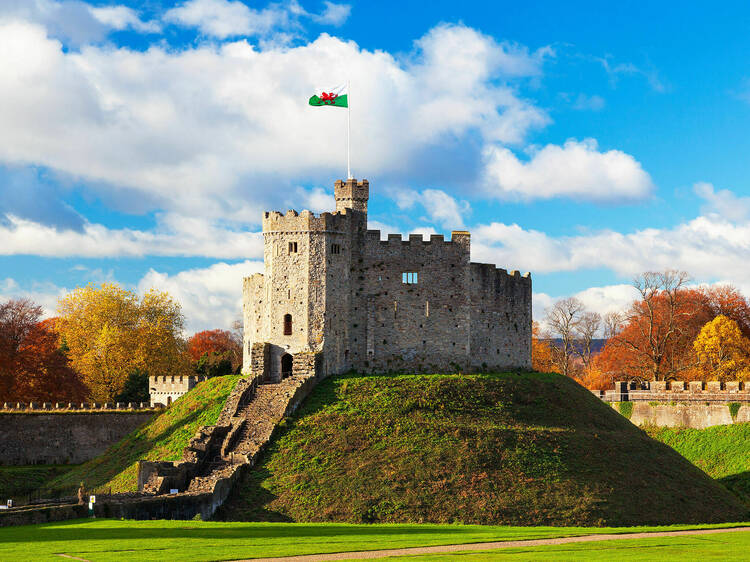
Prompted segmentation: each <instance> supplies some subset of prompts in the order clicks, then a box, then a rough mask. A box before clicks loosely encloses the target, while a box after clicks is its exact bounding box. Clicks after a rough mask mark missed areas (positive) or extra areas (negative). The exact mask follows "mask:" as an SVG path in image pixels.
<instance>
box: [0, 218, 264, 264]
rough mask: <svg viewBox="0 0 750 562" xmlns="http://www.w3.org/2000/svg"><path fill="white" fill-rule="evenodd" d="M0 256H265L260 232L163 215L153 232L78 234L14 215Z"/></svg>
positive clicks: (0, 226)
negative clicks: (232, 228)
mask: <svg viewBox="0 0 750 562" xmlns="http://www.w3.org/2000/svg"><path fill="white" fill-rule="evenodd" d="M0 240H2V244H0V255H19V254H21V255H23V254H26V255H36V256H45V257H58V258H62V257H89V258H104V257H118V256H131V257H132V256H135V257H141V256H204V257H213V258H225V259H228V258H233V259H239V258H248V257H258V256H262V255H263V239H262V236H261V234H260V233H257V232H245V231H241V230H231V229H229V228H227V227H226V226H222V225H217V224H215V223H212V222H209V221H206V220H204V219H200V218H190V217H184V216H177V215H163V216H161V217H160V218H159V224H158V225H157V227H156V229H154V230H132V229H128V228H123V229H110V228H107V227H106V226H104V225H101V224H92V223H85V224H84V225H83V227H82V228H81V229H80V230H74V229H71V228H61V229H56V228H54V227H52V226H47V225H45V224H40V223H38V222H34V221H31V220H27V219H22V218H19V217H17V216H14V215H6V220H5V222H4V223H3V222H0Z"/></svg>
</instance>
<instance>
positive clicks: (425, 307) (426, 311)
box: [424, 301, 430, 317]
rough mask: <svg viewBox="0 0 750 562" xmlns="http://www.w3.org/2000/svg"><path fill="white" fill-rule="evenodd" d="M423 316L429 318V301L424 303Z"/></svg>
mask: <svg viewBox="0 0 750 562" xmlns="http://www.w3.org/2000/svg"><path fill="white" fill-rule="evenodd" d="M424 315H425V316H427V317H429V316H430V301H424Z"/></svg>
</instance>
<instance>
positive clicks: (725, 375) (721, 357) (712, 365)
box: [693, 315, 750, 381]
mask: <svg viewBox="0 0 750 562" xmlns="http://www.w3.org/2000/svg"><path fill="white" fill-rule="evenodd" d="M693 348H694V349H695V353H696V355H697V356H698V361H699V363H700V365H701V367H702V368H703V369H704V371H705V372H706V375H707V378H712V379H715V380H721V381H726V380H738V379H739V380H745V379H746V378H747V376H748V374H749V372H750V340H748V339H747V338H746V337H744V336H743V335H742V331H741V330H740V327H739V325H738V324H737V322H735V321H734V320H732V319H730V318H728V317H726V316H724V315H719V316H717V317H716V318H714V319H713V320H712V321H710V322H708V323H707V324H706V325H704V326H703V328H702V329H701V331H700V333H699V334H698V337H696V338H695V341H694V342H693Z"/></svg>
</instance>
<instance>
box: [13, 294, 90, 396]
mask: <svg viewBox="0 0 750 562" xmlns="http://www.w3.org/2000/svg"><path fill="white" fill-rule="evenodd" d="M41 316H42V309H41V308H40V307H39V306H36V305H35V304H34V303H32V302H31V301H29V300H27V299H19V300H10V301H8V302H6V303H4V304H0V400H2V401H4V402H11V401H13V402H15V401H20V402H31V401H40V402H67V401H73V402H79V401H82V400H84V399H85V397H86V395H87V393H88V389H87V388H86V386H85V385H84V384H83V383H82V382H81V379H80V378H79V376H78V374H77V373H76V372H75V371H74V370H73V369H72V368H71V366H70V361H69V359H68V357H67V356H66V354H65V352H64V350H63V349H61V348H60V345H59V336H58V334H57V333H56V332H55V329H54V321H53V320H45V321H40V318H41Z"/></svg>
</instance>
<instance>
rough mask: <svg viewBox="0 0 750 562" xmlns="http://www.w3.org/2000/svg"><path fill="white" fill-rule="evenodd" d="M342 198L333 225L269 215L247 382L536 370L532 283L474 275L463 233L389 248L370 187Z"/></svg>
mask: <svg viewBox="0 0 750 562" xmlns="http://www.w3.org/2000/svg"><path fill="white" fill-rule="evenodd" d="M334 195H335V199H336V211H335V212H332V213H322V214H320V216H316V215H314V214H313V213H311V212H310V211H302V212H301V213H297V212H296V211H292V210H290V211H287V213H286V214H281V213H278V212H266V213H265V214H264V217H263V238H264V252H263V260H264V265H265V273H263V274H255V275H252V276H250V277H246V278H245V279H244V283H243V313H244V325H245V332H244V358H243V359H244V365H243V371H244V372H246V373H252V374H254V375H259V374H262V375H264V378H265V379H266V380H269V381H278V380H281V379H283V378H284V377H286V376H288V375H291V374H301V375H310V374H315V375H319V376H328V375H331V374H337V373H343V372H346V371H349V370H356V371H358V372H391V371H404V372H409V373H426V372H460V371H479V370H499V369H515V368H531V276H530V275H529V274H528V273H527V274H525V275H523V276H521V275H520V274H519V273H518V272H517V271H514V272H512V273H510V274H508V273H507V272H506V271H505V270H504V269H498V268H496V267H495V266H494V265H489V264H482V263H471V261H470V240H471V238H470V234H469V233H468V232H465V231H453V232H452V233H451V239H450V240H444V238H443V236H442V235H431V236H430V239H429V241H427V240H423V238H422V236H421V235H410V236H409V239H408V240H402V239H401V235H400V234H389V235H388V240H387V241H382V240H381V239H380V231H379V230H367V203H368V199H369V182H368V181H367V180H362V181H360V182H358V181H356V180H354V179H349V180H347V181H341V180H339V181H337V182H336V184H335V189H334Z"/></svg>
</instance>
